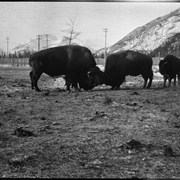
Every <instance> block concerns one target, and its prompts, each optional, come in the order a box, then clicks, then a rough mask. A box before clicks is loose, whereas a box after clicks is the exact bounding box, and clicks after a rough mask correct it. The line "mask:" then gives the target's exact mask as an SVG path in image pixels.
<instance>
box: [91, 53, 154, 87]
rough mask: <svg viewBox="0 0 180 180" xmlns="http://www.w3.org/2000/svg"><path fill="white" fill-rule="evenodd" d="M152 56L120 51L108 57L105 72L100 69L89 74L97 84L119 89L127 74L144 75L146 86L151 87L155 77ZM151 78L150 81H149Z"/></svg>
mask: <svg viewBox="0 0 180 180" xmlns="http://www.w3.org/2000/svg"><path fill="white" fill-rule="evenodd" d="M152 64H153V61H152V58H151V57H149V56H147V55H145V54H142V53H139V52H136V51H132V50H125V51H120V52H117V53H114V54H111V55H109V56H108V57H107V60H106V64H105V71H104V74H102V72H100V70H97V69H96V70H95V69H93V71H89V72H88V74H89V75H90V76H92V77H94V78H95V79H96V82H97V84H106V85H110V86H111V87H112V88H111V89H119V87H120V85H121V84H122V83H123V82H124V81H125V77H126V76H127V75H130V76H137V75H142V77H143V78H144V86H143V87H144V88H145V87H147V88H149V87H151V84H152V79H153V71H152ZM148 79H149V83H148V85H147V86H146V84H147V81H148Z"/></svg>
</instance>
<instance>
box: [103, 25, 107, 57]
mask: <svg viewBox="0 0 180 180" xmlns="http://www.w3.org/2000/svg"><path fill="white" fill-rule="evenodd" d="M103 30H104V32H105V47H104V59H105V60H106V58H107V50H106V43H107V30H108V29H107V28H104V29H103Z"/></svg>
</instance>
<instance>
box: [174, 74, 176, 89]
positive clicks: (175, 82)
mask: <svg viewBox="0 0 180 180" xmlns="http://www.w3.org/2000/svg"><path fill="white" fill-rule="evenodd" d="M173 79H174V86H175V85H176V75H175V76H174V78H173Z"/></svg>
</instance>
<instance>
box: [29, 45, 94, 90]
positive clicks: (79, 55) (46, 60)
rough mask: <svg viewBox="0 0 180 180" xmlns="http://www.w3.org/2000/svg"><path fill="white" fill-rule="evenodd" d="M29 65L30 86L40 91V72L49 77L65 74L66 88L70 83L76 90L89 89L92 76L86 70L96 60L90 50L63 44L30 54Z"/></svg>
mask: <svg viewBox="0 0 180 180" xmlns="http://www.w3.org/2000/svg"><path fill="white" fill-rule="evenodd" d="M29 65H30V66H31V67H32V71H31V72H30V78H31V87H32V89H34V88H35V90H36V91H40V89H39V88H38V85H37V82H38V79H39V78H40V76H41V75H42V73H46V74H48V75H49V76H51V77H58V76H61V75H65V80H66V86H67V90H70V86H71V85H72V86H73V87H74V88H75V89H76V90H80V89H79V88H78V84H79V86H80V88H84V89H85V90H89V89H92V88H93V85H92V84H93V83H92V80H93V79H92V78H91V79H89V78H88V75H87V72H88V70H89V69H90V68H92V67H95V66H96V62H95V60H94V57H93V55H92V53H91V52H90V50H89V49H88V48H86V47H83V46H78V45H65V46H59V47H54V48H49V49H46V50H42V51H39V52H36V53H34V54H32V55H31V57H30V59H29Z"/></svg>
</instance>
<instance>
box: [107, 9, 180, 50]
mask: <svg viewBox="0 0 180 180" xmlns="http://www.w3.org/2000/svg"><path fill="white" fill-rule="evenodd" d="M177 33H180V8H179V9H177V10H175V11H173V12H171V13H169V14H167V15H165V16H162V17H159V18H157V19H155V20H153V21H151V22H149V23H147V24H145V25H144V26H142V27H138V28H137V29H135V30H133V31H132V32H131V33H129V34H128V35H127V36H125V37H124V38H123V39H121V40H120V41H118V42H117V43H115V44H114V45H112V46H111V47H109V49H108V52H109V53H112V52H116V51H119V50H125V49H133V50H139V51H146V52H147V53H150V52H152V51H154V50H155V49H157V48H159V47H160V46H162V45H163V44H165V43H166V41H167V40H170V38H171V37H173V36H175V35H176V34H177Z"/></svg>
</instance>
